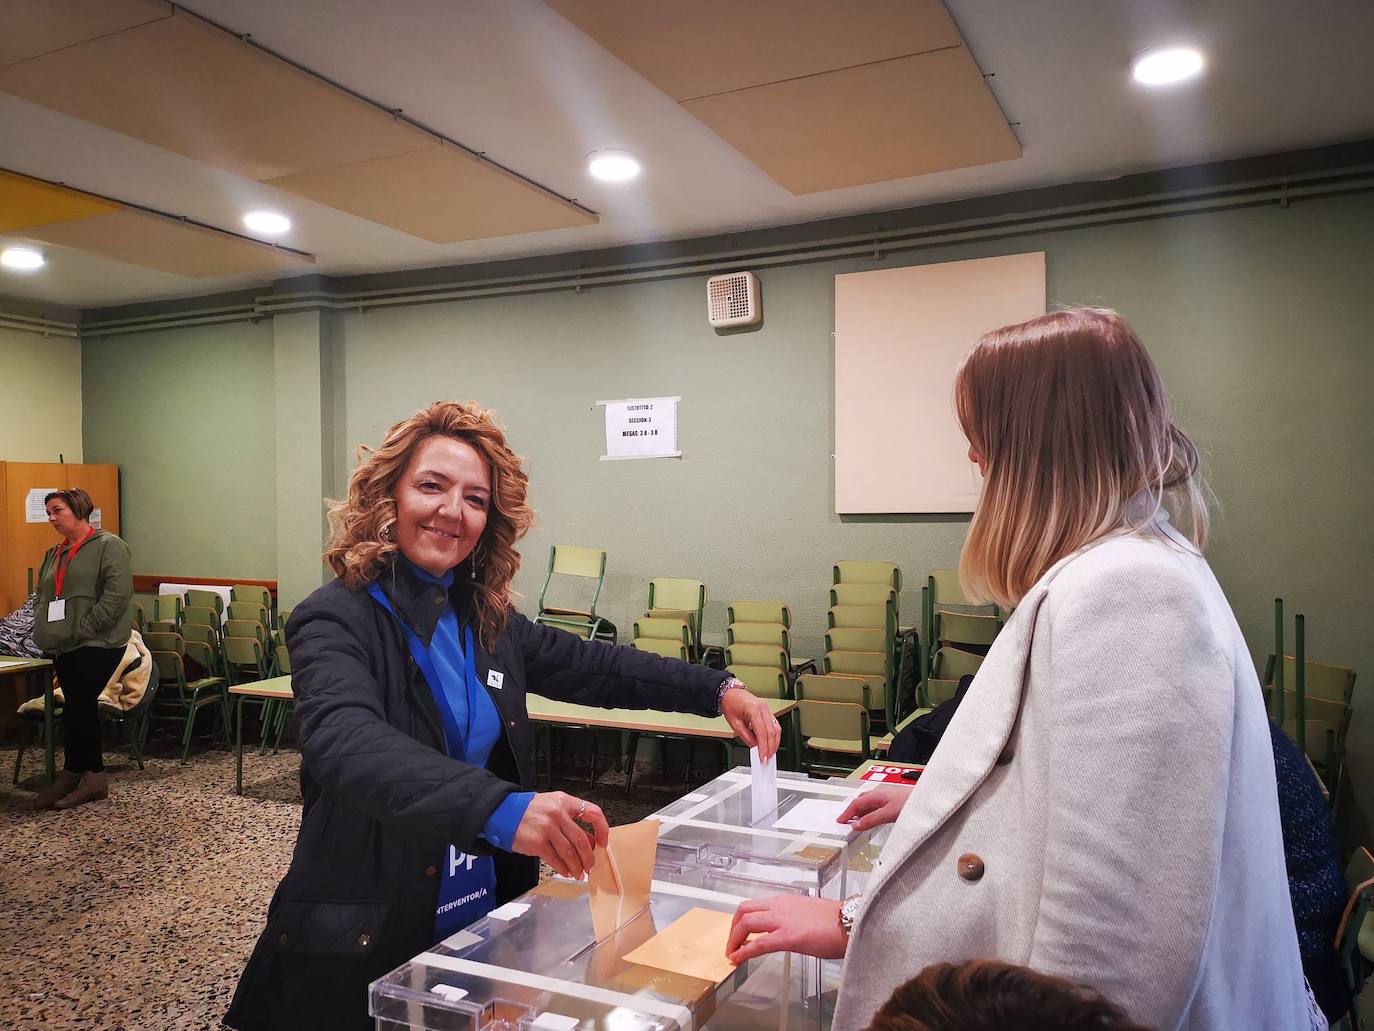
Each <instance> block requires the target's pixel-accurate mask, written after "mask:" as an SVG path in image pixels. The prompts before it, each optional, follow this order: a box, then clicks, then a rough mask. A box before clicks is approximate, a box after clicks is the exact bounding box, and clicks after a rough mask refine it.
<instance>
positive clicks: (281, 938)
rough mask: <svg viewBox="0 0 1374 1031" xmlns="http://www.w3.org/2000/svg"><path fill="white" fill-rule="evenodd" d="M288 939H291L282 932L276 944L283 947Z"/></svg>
mask: <svg viewBox="0 0 1374 1031" xmlns="http://www.w3.org/2000/svg"><path fill="white" fill-rule="evenodd" d="M290 940H291V939H290V938H288V937H287V936H286V935H284V934H283V935H282V936H281V937H280V938H278V939H277V944H278V945H280V946H282V948H285V947H286V943H287V942H289V941H290Z"/></svg>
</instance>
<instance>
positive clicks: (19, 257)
mask: <svg viewBox="0 0 1374 1031" xmlns="http://www.w3.org/2000/svg"><path fill="white" fill-rule="evenodd" d="M44 264H45V262H44V261H43V252H42V251H36V250H34V249H33V248H32V247H6V248H5V249H4V250H3V251H0V265H4V266H5V268H12V269H14V270H15V271H16V272H32V271H33V270H34V269H38V268H42V267H43V265H44Z"/></svg>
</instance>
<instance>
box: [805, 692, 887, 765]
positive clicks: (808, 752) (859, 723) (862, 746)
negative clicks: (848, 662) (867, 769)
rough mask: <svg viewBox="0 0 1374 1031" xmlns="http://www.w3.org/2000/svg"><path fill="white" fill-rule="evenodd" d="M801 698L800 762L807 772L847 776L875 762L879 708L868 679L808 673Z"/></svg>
mask: <svg viewBox="0 0 1374 1031" xmlns="http://www.w3.org/2000/svg"><path fill="white" fill-rule="evenodd" d="M796 697H797V721H796V724H797V733H798V736H799V738H800V740H799V742H798V749H797V756H798V765H799V766H800V767H801V769H802V770H803V771H805V772H807V773H811V772H821V773H848V772H850V771H851V770H853V769H854V768H855V767H857V766H858V765H859V764H860V763H862V762H863V761H864V760H865V759H871V758H873V756H874V754H875V752H874V742H873V737H872V723H871V719H872V717H871V713H872V711H873V709H874V707H875V704H876V703H875V701H874V699H873V696H872V686H871V682H870V680H869V679H868V678H865V677H858V676H852V675H847V674H818V673H803V674H802V675H801V676H799V677H797V683H796ZM817 754H819V758H818V757H817Z"/></svg>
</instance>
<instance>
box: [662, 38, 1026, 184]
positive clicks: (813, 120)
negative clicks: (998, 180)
mask: <svg viewBox="0 0 1374 1031" xmlns="http://www.w3.org/2000/svg"><path fill="white" fill-rule="evenodd" d="M683 107H685V108H686V109H687V110H688V111H690V112H691V113H692V114H694V115H695V116H696V117H697V118H699V119H701V121H702V122H704V123H705V124H706V125H707V126H709V127H710V128H711V129H713V130H714V131H715V132H716V133H718V134H719V135H720V136H721V137H722V138H724V139H725V140H726V141H727V142H729V143H730V144H732V145H733V146H734V147H736V148H737V149H738V150H739V151H740V152H741V153H742V154H744V155H745V157H747V158H749V160H751V161H753V162H754V163H755V164H756V165H758V166H759V167H760V168H762V169H763V170H764V171H765V172H767V173H768V174H769V175H770V176H771V177H772V178H773V179H775V180H777V182H779V183H780V184H782V185H783V186H784V187H786V188H787V189H788V190H789V191H791V192H792V193H794V194H804V193H816V192H819V191H821V190H834V189H839V188H841V187H845V186H857V185H860V184H863V183H872V182H881V181H883V180H887V179H901V178H905V177H907V176H915V175H924V174H926V173H929V172H939V171H944V170H947V169H952V168H965V167H968V166H969V165H982V164H987V163H990V162H993V161H1007V160H1011V159H1013V158H1019V157H1020V156H1021V145H1020V143H1018V142H1017V140H1016V136H1015V135H1014V134H1013V133H1012V131H1011V128H1010V126H1008V125H1007V122H1006V119H1005V118H1004V117H1003V116H1002V112H1001V110H1000V109H999V108H998V106H997V102H996V100H994V99H993V96H992V94H991V93H990V92H988V88H987V86H986V85H985V84H984V82H983V77H982V74H981V73H980V72H979V70H978V66H977V65H975V64H974V63H973V58H972V57H970V56H969V53H968V51H967V50H966V49H965V48H963V47H956V48H953V49H948V50H936V51H933V52H930V53H925V54H917V55H915V56H913V57H900V58H897V59H895V60H892V61H883V62H881V63H879V64H869V65H861V66H859V67H857V68H846V69H844V70H842V71H838V72H827V73H825V74H824V75H812V76H808V77H806V78H804V79H792V80H790V81H788V82H778V83H772V84H770V85H767V86H755V87H752V88H750V89H747V90H739V91H737V92H735V93H730V94H725V95H722V96H715V97H704V98H702V99H700V100H691V101H687V102H686V103H684V104H683Z"/></svg>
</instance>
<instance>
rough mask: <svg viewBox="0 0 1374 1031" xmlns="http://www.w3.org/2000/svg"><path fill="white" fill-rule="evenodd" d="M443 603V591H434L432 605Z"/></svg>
mask: <svg viewBox="0 0 1374 1031" xmlns="http://www.w3.org/2000/svg"><path fill="white" fill-rule="evenodd" d="M443 603H444V592H443V591H435V592H434V604H435V605H442V604H443Z"/></svg>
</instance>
